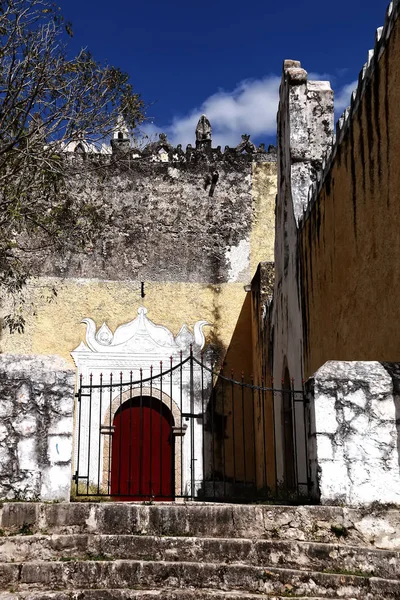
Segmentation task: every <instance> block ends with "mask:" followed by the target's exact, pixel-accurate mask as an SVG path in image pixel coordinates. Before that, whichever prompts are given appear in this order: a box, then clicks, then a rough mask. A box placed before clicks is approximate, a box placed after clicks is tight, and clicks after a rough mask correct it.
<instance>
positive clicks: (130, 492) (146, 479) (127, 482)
mask: <svg viewBox="0 0 400 600" xmlns="http://www.w3.org/2000/svg"><path fill="white" fill-rule="evenodd" d="M172 424H173V419H172V415H171V412H170V410H169V409H168V407H167V406H166V405H165V404H163V403H161V402H160V401H159V400H157V399H155V398H132V399H131V400H128V401H127V402H125V403H124V404H123V405H122V406H121V408H120V409H119V410H118V411H117V413H116V414H115V417H114V427H115V429H114V434H113V438H112V459H111V495H112V496H115V497H119V496H120V498H118V499H119V500H146V499H150V498H152V499H153V500H172V498H173V494H174V492H173V489H174V481H173V452H174V448H173V435H172Z"/></svg>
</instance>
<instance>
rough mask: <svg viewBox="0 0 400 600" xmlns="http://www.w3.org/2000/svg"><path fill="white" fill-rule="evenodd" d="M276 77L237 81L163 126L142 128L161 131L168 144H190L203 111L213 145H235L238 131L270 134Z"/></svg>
mask: <svg viewBox="0 0 400 600" xmlns="http://www.w3.org/2000/svg"><path fill="white" fill-rule="evenodd" d="M279 84H280V77H277V76H276V75H270V76H267V77H264V78H263V79H250V80H245V81H241V82H240V83H239V84H238V85H237V87H236V88H235V89H234V90H232V91H225V90H221V91H218V92H216V93H215V94H213V95H212V96H209V97H208V98H207V99H206V100H205V101H204V102H203V103H202V104H201V106H199V107H198V108H194V109H193V110H191V111H190V112H189V113H188V114H187V115H184V116H182V117H178V116H177V117H174V119H173V120H172V123H171V124H170V125H168V126H167V127H164V128H159V127H157V126H155V125H152V124H146V125H144V126H143V127H142V129H143V131H144V132H146V133H147V134H154V133H156V132H157V131H165V133H167V135H168V139H169V140H170V141H171V143H172V144H175V145H176V144H182V146H183V147H185V146H186V144H194V142H195V130H196V125H197V121H198V120H199V118H200V116H201V115H202V114H206V115H207V117H208V118H209V120H210V122H211V126H212V128H213V145H215V146H218V145H220V146H222V148H224V146H225V145H228V146H237V144H239V142H240V141H241V134H243V133H249V134H250V135H251V136H252V137H256V136H263V135H264V136H271V135H274V134H275V132H276V111H277V108H278V94H279Z"/></svg>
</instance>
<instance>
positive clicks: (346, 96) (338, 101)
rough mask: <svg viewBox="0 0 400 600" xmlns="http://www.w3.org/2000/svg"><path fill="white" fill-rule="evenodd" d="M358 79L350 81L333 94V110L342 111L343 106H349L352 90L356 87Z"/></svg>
mask: <svg viewBox="0 0 400 600" xmlns="http://www.w3.org/2000/svg"><path fill="white" fill-rule="evenodd" d="M357 84H358V81H357V80H356V81H352V82H351V83H348V84H347V85H345V86H343V87H342V88H341V89H340V90H338V92H337V93H336V94H335V112H336V113H339V114H340V113H342V112H343V111H344V109H345V108H347V107H348V106H350V98H351V94H352V92H353V90H355V89H356V88H357Z"/></svg>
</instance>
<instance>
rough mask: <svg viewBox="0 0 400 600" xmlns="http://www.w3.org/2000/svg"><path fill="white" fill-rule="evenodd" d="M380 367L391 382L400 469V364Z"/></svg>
mask: <svg viewBox="0 0 400 600" xmlns="http://www.w3.org/2000/svg"><path fill="white" fill-rule="evenodd" d="M381 365H382V367H383V368H384V369H385V370H386V371H387V372H388V373H389V375H390V377H391V378H392V382H393V400H394V410H395V418H396V431H397V456H398V462H399V469H400V364H399V363H387V362H381Z"/></svg>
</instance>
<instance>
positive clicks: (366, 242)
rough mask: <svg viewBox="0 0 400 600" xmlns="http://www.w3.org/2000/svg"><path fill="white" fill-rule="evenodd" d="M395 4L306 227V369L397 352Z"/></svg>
mask: <svg viewBox="0 0 400 600" xmlns="http://www.w3.org/2000/svg"><path fill="white" fill-rule="evenodd" d="M398 13H399V3H398V2H394V3H393V8H392V12H391V13H390V14H388V17H387V21H386V24H385V27H384V29H383V30H382V29H380V30H378V32H377V41H376V47H375V53H374V54H373V56H372V53H371V52H370V55H369V60H368V64H366V65H365V66H364V69H363V71H362V72H361V74H360V80H359V86H358V91H357V94H354V97H353V100H352V106H351V109H350V111H349V110H348V111H346V113H345V115H344V116H343V117H342V119H341V120H340V121H339V125H338V129H337V144H336V146H335V147H334V149H333V155H332V157H331V158H330V159H329V164H328V165H327V167H326V169H325V173H324V176H323V181H322V186H319V187H320V190H319V192H318V193H317V194H316V195H315V196H314V197H313V199H312V203H311V206H310V207H309V211H308V214H307V216H306V218H305V220H304V223H303V225H302V228H301V231H300V235H299V241H300V261H301V267H302V273H301V279H302V297H303V299H304V313H303V317H304V318H303V330H304V360H305V377H308V376H310V375H311V374H312V373H314V372H315V371H316V370H317V369H318V368H319V367H320V366H321V365H323V364H324V363H325V362H326V361H328V360H333V359H334V360H378V361H382V360H384V361H397V360H399V357H400V331H399V327H400V325H399V324H400V303H399V295H400V235H399V223H400V160H399V157H400V110H399V98H400V19H399V18H398Z"/></svg>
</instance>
